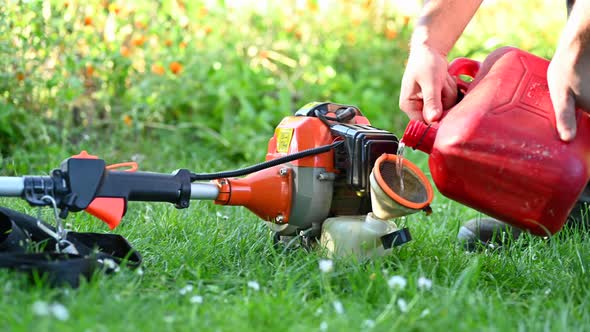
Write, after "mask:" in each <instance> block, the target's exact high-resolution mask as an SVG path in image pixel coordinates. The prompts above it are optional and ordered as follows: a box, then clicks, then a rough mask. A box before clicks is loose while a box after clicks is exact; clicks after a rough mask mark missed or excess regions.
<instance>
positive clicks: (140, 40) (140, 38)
mask: <svg viewBox="0 0 590 332" xmlns="http://www.w3.org/2000/svg"><path fill="white" fill-rule="evenodd" d="M132 44H133V46H138V47H141V46H143V44H145V37H144V36H138V37H135V38H133V41H132Z"/></svg>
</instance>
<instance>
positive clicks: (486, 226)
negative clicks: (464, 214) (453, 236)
mask: <svg viewBox="0 0 590 332" xmlns="http://www.w3.org/2000/svg"><path fill="white" fill-rule="evenodd" d="M521 233H522V230H521V229H519V228H516V227H514V226H511V225H509V224H507V223H505V222H502V221H500V220H497V219H493V218H475V219H471V220H469V221H467V222H466V223H465V224H463V226H461V228H460V229H459V233H458V234H457V239H458V240H459V241H460V242H462V243H463V244H464V245H465V247H466V249H467V250H470V251H473V250H475V249H477V248H478V247H488V248H498V247H501V246H502V245H505V244H507V243H508V242H510V241H514V240H516V239H517V238H518V237H519V236H520V234H521Z"/></svg>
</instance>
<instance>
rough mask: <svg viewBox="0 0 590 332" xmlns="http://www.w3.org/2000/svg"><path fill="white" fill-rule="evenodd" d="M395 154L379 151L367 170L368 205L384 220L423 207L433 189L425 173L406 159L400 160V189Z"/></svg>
mask: <svg viewBox="0 0 590 332" xmlns="http://www.w3.org/2000/svg"><path fill="white" fill-rule="evenodd" d="M397 161H398V156H397V155H393V154H383V155H381V157H379V158H378V159H377V161H376V162H375V166H374V167H373V171H372V172H371V177H370V183H371V205H372V208H373V214H374V215H375V217H377V218H379V219H382V220H388V219H392V218H398V217H402V216H405V215H408V214H412V213H416V212H418V211H420V210H423V209H425V208H427V207H428V206H429V205H430V203H431V202H432V199H433V197H434V191H433V189H432V186H431V185H430V182H429V181H428V178H427V177H426V175H425V174H424V173H423V172H422V171H421V170H420V169H419V168H418V167H417V166H416V165H414V164H413V163H412V162H410V161H408V160H407V159H403V161H402V177H403V190H402V186H401V180H400V177H399V176H398V175H397Z"/></svg>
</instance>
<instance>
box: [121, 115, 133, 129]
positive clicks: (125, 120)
mask: <svg viewBox="0 0 590 332" xmlns="http://www.w3.org/2000/svg"><path fill="white" fill-rule="evenodd" d="M123 123H125V125H126V126H127V127H131V125H132V124H133V119H131V117H130V116H129V114H125V116H123Z"/></svg>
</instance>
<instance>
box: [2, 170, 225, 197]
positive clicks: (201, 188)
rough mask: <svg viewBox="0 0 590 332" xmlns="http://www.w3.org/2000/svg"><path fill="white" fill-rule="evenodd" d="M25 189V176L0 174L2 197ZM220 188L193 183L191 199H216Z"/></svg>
mask: <svg viewBox="0 0 590 332" xmlns="http://www.w3.org/2000/svg"><path fill="white" fill-rule="evenodd" d="M24 190H25V177H17V176H0V197H21V196H22V195H23V192H24ZM218 195H219V188H218V186H217V185H216V184H214V183H205V182H197V183H191V195H190V197H191V199H193V200H215V199H217V196H218Z"/></svg>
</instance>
